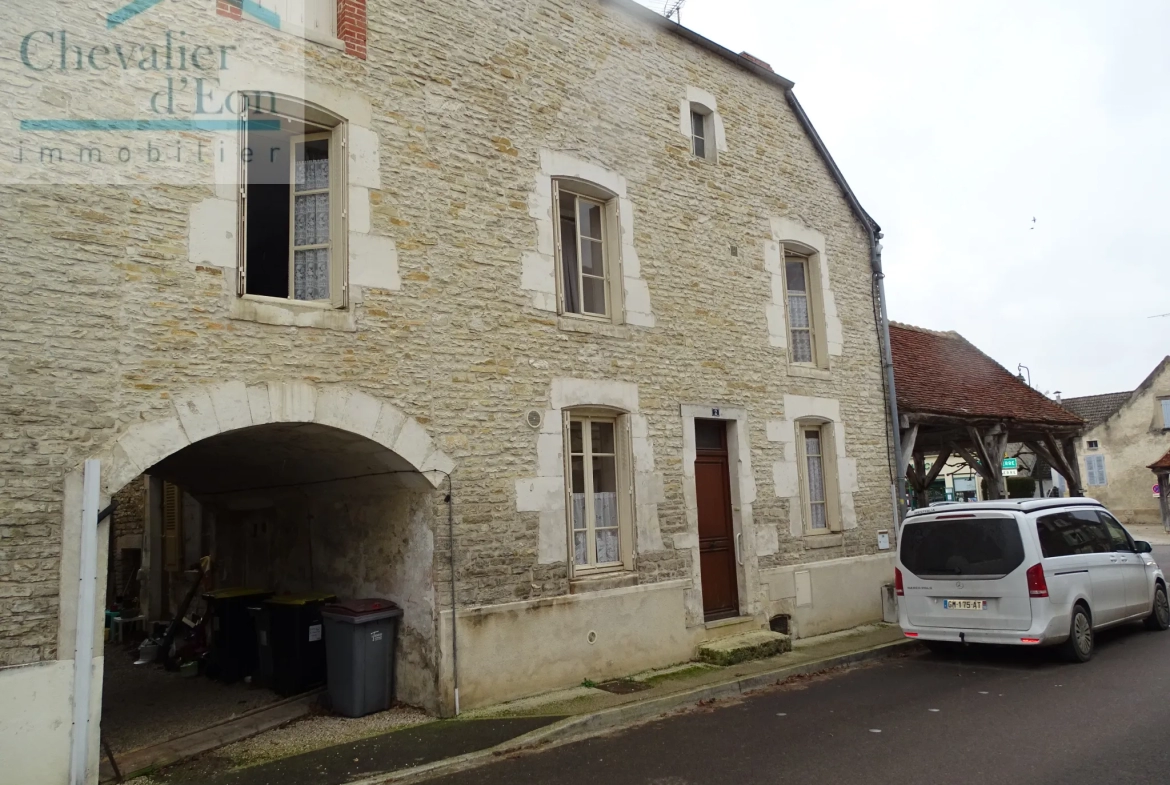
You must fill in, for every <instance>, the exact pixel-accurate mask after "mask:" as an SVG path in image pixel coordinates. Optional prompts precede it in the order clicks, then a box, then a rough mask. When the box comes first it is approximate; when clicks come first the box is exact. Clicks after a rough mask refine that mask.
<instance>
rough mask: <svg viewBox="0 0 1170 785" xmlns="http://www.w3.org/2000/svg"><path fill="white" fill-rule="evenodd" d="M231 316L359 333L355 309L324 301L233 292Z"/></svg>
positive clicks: (252, 320)
mask: <svg viewBox="0 0 1170 785" xmlns="http://www.w3.org/2000/svg"><path fill="white" fill-rule="evenodd" d="M228 318H229V319H235V320H237V321H242V322H256V323H258V324H272V325H277V326H281V327H310V328H315V329H319V330H337V331H340V332H347V333H354V332H357V318H356V317H355V315H354V312H353V309H352V308H347V309H345V310H342V309H339V308H333V307H332V306H329V305H325V304H321V303H301V302H295V301H293V300H279V299H277V298H274V297H260V296H258V295H244V296H243V297H236V296H234V295H233V296H232V302H231V307H230V309H229V312H228Z"/></svg>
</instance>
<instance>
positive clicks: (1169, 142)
mask: <svg viewBox="0 0 1170 785" xmlns="http://www.w3.org/2000/svg"><path fill="white" fill-rule="evenodd" d="M663 1H665V0H663ZM639 2H641V3H642V4H643V5H646V6H649V7H652V8H654V9H655V10H659V11H661V10H662V2H657V0H639ZM682 23H683V24H684V25H685V26H687V27H689V28H691V29H693V30H695V31H696V32H698V33H700V34H702V35H704V36H706V37H707V38H710V39H712V40H714V41H716V42H718V43H720V44H722V45H724V46H726V47H728V48H729V49H732V50H733V51H736V52H740V51H747V52H750V53H751V54H753V55H755V56H756V57H759V58H760V59H762V60H765V61H767V62H768V63H770V64H771V65H772V67H773V69H775V71H776V72H777V73H779V74H781V75H783V76H785V77H787V78H788V79H791V80H792V81H794V82H795V83H796V88H795V90H796V95H797V97H798V98H799V99H800V102H801V103H802V104H803V105H804V108H805V110H806V111H807V112H808V114H809V116H810V117H811V118H812V121H813V124H814V125H815V126H816V128H817V130H818V131H819V133H820V135H821V137H822V138H823V139H824V140H825V143H826V144H827V145H828V148H829V150H830V152H831V153H832V155H833V158H834V159H835V160H836V161H837V164H838V166H839V167H840V168H841V170H842V172H844V174H845V177H846V179H847V180H848V181H849V184H850V185H851V186H852V187H853V190H854V192H855V193H856V194H857V196H858V198H859V199H860V200H861V203H862V205H863V206H864V207H865V209H866V210H867V211H868V212H869V213H870V215H872V216H873V217H874V219H875V220H876V221H877V222H878V223H879V224H880V225H881V227H882V231H883V232H884V233H885V239H884V240H883V241H882V242H883V246H884V252H883V263H884V266H885V272H886V275H887V278H886V289H887V296H888V298H889V311H890V318H891V319H892V320H895V321H900V322H906V323H909V324H914V325H917V326H920V327H927V328H930V329H934V330H955V331H957V332H959V333H961V334H962V335H963V336H964V337H966V338H967V339H968V340H970V341H971V342H972V343H974V344H975V345H976V346H978V347H979V348H980V349H982V350H983V351H984V352H986V353H987V354H989V355H991V356H992V357H994V358H995V359H996V360H997V361H999V363H1000V364H1002V365H1003V366H1005V367H1007V368H1008V369H1010V370H1011V371H1012V372H1013V373H1015V372H1016V370H1017V366H1018V365H1019V364H1021V363H1022V364H1023V365H1025V366H1027V367H1028V370H1029V371H1030V375H1031V380H1032V384H1033V386H1034V387H1036V388H1037V389H1038V390H1040V391H1042V392H1045V393H1048V394H1052V393H1055V392H1056V391H1060V392H1061V393H1062V395H1063V397H1065V398H1069V397H1073V396H1079V395H1091V394H1096V393H1105V392H1117V391H1122V390H1132V389H1134V388H1135V387H1137V386H1138V384H1140V383H1141V382H1142V380H1143V379H1145V378H1146V376H1147V375H1148V374H1149V373H1150V372H1151V371H1152V370H1153V369H1154V367H1155V366H1156V365H1157V364H1158V363H1159V362H1160V361H1161V360H1162V358H1163V357H1165V356H1166V355H1168V354H1170V316H1166V317H1163V318H1150V317H1152V316H1155V315H1158V314H1170V199H1167V198H1166V184H1168V183H1170V133H1168V132H1170V45H1168V41H1167V39H1168V37H1170V2H1167V0H1112V2H1105V1H1103V0H1102V1H1099V2H1089V1H1088V0H1016V1H1015V2H1002V1H1001V0H983V2H980V3H954V2H947V1H945V0H930V1H929V2H926V1H925V0H884V1H883V2H876V1H874V0H687V2H686V3H685V5H684V6H683V8H682ZM1033 218H1035V223H1033Z"/></svg>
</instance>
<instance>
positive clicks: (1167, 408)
mask: <svg viewBox="0 0 1170 785" xmlns="http://www.w3.org/2000/svg"><path fill="white" fill-rule="evenodd" d="M1158 404H1159V405H1160V406H1161V407H1162V429H1163V430H1166V429H1170V398H1162V399H1160V400H1159V401H1158Z"/></svg>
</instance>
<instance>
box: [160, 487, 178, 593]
mask: <svg viewBox="0 0 1170 785" xmlns="http://www.w3.org/2000/svg"><path fill="white" fill-rule="evenodd" d="M182 493H183V492H182V491H181V490H180V489H179V486H177V485H175V484H173V483H169V482H164V483H163V504H162V506H163V520H162V533H163V561H164V565H163V566H164V569H166V571H167V572H179V571H181V570H182V569H183V527H182V521H183V500H182Z"/></svg>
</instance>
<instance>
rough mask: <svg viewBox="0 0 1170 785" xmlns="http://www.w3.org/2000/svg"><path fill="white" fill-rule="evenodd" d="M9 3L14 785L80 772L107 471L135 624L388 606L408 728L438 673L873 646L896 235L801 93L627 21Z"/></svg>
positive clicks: (8, 756) (351, 8) (8, 423)
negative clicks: (743, 641)
mask: <svg viewBox="0 0 1170 785" xmlns="http://www.w3.org/2000/svg"><path fill="white" fill-rule="evenodd" d="M27 5H28V4H26V3H24V2H16V3H5V4H4V7H3V9H0V22H2V23H3V27H4V29H6V30H8V31H15V32H17V33H18V34H19V36H20V37H21V40H22V41H23V42H24V47H23V51H22V58H23V60H19V59H18V60H13V59H11V58H10V59H7V60H5V61H4V65H3V66H2V67H3V69H5V70H4V77H3V78H2V79H0V98H3V105H5V106H6V107H9V109H6V110H5V112H6V113H7V114H8V115H9V116H10V117H12V118H14V120H20V121H21V122H22V125H20V126H19V127H20V128H21V131H20V133H19V134H18V135H17V136H18V138H19V144H20V150H19V154H18V155H15V154H14V155H10V154H8V153H7V152H6V153H5V155H4V156H2V157H0V158H2V161H0V177H2V178H3V185H0V213H2V215H3V218H4V225H5V233H6V237H5V242H4V244H3V249H2V250H0V257H2V259H3V264H0V285H2V286H3V288H4V290H5V292H6V293H7V294H8V304H7V305H6V310H5V316H4V319H3V320H2V321H0V367H2V368H3V369H4V370H5V373H4V374H2V375H0V406H2V411H3V420H2V422H3V427H2V428H0V451H3V453H4V455H5V461H4V462H3V466H2V467H0V482H2V483H3V484H4V487H5V491H6V492H5V494H4V498H3V499H2V500H0V515H2V525H0V665H3V666H23V667H8V668H2V669H0V706H3V707H6V709H7V710H6V711H4V712H0V760H3V761H4V766H5V768H6V771H7V773H9V774H11V775H12V776H14V777H17V778H18V779H19V780H20V781H22V782H34V781H35V782H44V783H55V782H64V781H65V780H66V778H67V771H68V769H69V754H68V751H69V748H70V737H71V730H70V729H71V727H73V721H72V720H73V715H72V713H71V712H72V711H73V709H72V706H73V705H74V702H73V694H74V685H75V683H76V684H83V683H84V681H83V679H82V677H81V675H80V674H82V673H83V672H84V670H85V669H84V668H79V669H78V670H77V672H76V673H75V670H74V662H73V659H74V657H75V651H82V652H84V651H87V648H86V647H85V645H84V644H85V641H80V642H79V641H78V635H77V632H76V631H77V627H78V597H79V592H78V586H79V582H80V577H81V576H82V575H84V574H85V570H86V569H88V566H87V564H82V563H81V553H82V547H83V545H82V543H83V542H84V536H83V535H84V534H85V532H83V525H82V508H83V462H85V461H86V459H97V460H98V461H100V483H101V484H100V499H98V501H99V502H100V504H99V507H104V506H105V505H106V504H107V503H108V501H109V499H110V498H111V497H113V496H114V495H115V494H116V493H118V492H119V491H120V490H121V489H122V488H123V487H125V486H126V485H127V484H129V483H138V486H137V487H138V488H139V489H141V493H142V495H143V498H144V502H143V505H144V506H143V509H145V518H146V519H147V520H146V521H145V523H144V527H145V528H144V531H143V535H142V551H143V553H142V555H141V558H142V562H143V567H144V575H145V576H146V580H145V581H144V585H143V587H142V592H143V597H144V599H145V602H146V606H147V607H148V608H150V609H152V610H151V615H152V616H154V617H161V616H165V614H166V610H165V609H166V603H160V601H159V598H160V597H161V596H162V594H161V593H162V592H164V591H166V590H167V589H166V583H165V581H164V578H165V577H166V575H170V576H172V578H173V577H174V576H175V575H176V574H178V573H180V572H182V571H183V570H185V569H187V568H188V567H189V566H190V564H191V560H192V557H196V558H197V557H198V556H200V555H206V554H210V555H211V556H212V577H211V580H212V581H213V582H214V583H215V585H218V586H226V585H232V584H233V583H240V582H253V581H255V582H263V583H264V584H266V585H267V586H268V588H271V589H273V590H276V591H298V590H303V589H307V588H316V589H327V590H330V591H334V592H336V593H338V594H344V595H349V596H353V595H358V596H385V597H388V598H390V599H392V600H394V601H396V602H398V603H399V604H401V605H402V606H403V607H404V608H405V612H406V613H405V617H404V620H403V625H404V629H403V635H402V639H401V647H402V648H401V653H400V657H399V676H400V684H399V687H400V693H399V697H400V698H402V699H403V700H405V701H408V702H412V703H416V704H419V705H422V706H425V707H427V708H428V709H430V710H432V711H435V712H440V713H443V714H451V713H452V712H453V711H454V709H455V693H454V688H455V676H454V674H453V664H452V660H453V653H454V651H455V649H456V646H457V647H458V662H459V671H458V679H459V685H460V698H461V703H462V707H463V708H469V707H474V706H481V705H484V704H488V703H492V702H495V701H500V700H504V699H508V698H514V697H518V696H522V695H525V694H530V693H535V692H540V691H543V690H548V689H552V688H559V687H564V686H568V685H573V684H578V683H580V682H581V680H582V679H583V678H592V679H595V680H600V679H603V678H607V677H614V676H620V675H623V674H628V673H632V672H636V671H639V670H642V669H645V668H649V667H653V666H661V665H667V664H670V663H674V662H679V661H684V660H688V659H689V658H691V657H692V656H693V653H694V651H695V647H696V646H697V645H698V644H700V643H702V642H703V641H705V640H708V639H710V638H712V637H716V636H721V635H728V634H734V633H736V632H742V631H747V630H756V629H759V628H761V627H767V626H768V624H769V622H770V620H771V619H772V618H773V617H775V616H777V615H786V616H788V617H789V618H790V621H791V625H792V629H793V630H794V631H795V633H796V634H797V635H812V634H817V633H824V632H830V631H833V630H839V629H843V628H846V627H849V626H852V625H855V624H858V623H861V622H866V621H870V620H873V619H876V618H879V617H880V615H881V594H880V590H879V588H880V586H881V584H883V583H885V582H886V581H887V580H888V578H889V576H890V575H891V574H892V554H891V552H889V551H885V552H879V551H878V536H877V533H878V531H879V530H886V529H889V528H891V527H892V525H893V522H894V510H893V504H892V498H891V496H892V494H891V491H890V488H891V475H890V466H891V454H890V447H889V438H888V429H887V424H888V418H887V414H886V412H887V408H886V401H885V398H884V394H883V385H882V367H881V361H880V352H879V332H880V331H879V329H878V325H876V324H875V318H874V314H875V302H874V299H875V287H874V278H873V272H872V269H871V253H872V252H873V250H874V249H873V245H872V239H873V236H874V234H876V232H877V227H876V225H875V224H873V222H872V221H871V220H870V219H869V217H868V216H867V215H866V214H865V213H864V211H863V210H862V209H861V208H860V206H859V205H858V204H857V201H856V199H855V198H854V196H853V194H852V193H851V192H850V191H849V189H848V186H847V185H846V184H845V182H844V180H843V179H842V178H841V176H840V173H839V172H838V170H837V169H836V166H835V165H834V164H833V162H832V160H831V159H830V158H829V157H828V154H827V152H826V151H825V150H824V148H823V146H822V145H821V143H820V140H819V139H818V138H817V137H816V134H815V131H813V130H812V127H811V125H809V124H808V120H807V117H805V115H804V113H803V110H801V108H800V105H799V104H798V103H797V101H796V99H795V97H794V96H793V94H792V92H791V87H792V85H791V83H790V82H788V81H786V80H785V79H783V78H782V77H780V76H778V75H776V74H774V73H772V71H771V70H770V69H769V68H767V67H766V66H764V65H761V64H760V63H758V61H756V60H754V59H747V58H744V57H741V56H738V55H735V54H734V53H732V52H730V51H728V50H726V49H723V48H722V47H719V46H718V45H716V44H714V43H712V42H710V41H707V40H706V39H703V38H701V37H699V36H697V35H695V34H694V33H691V32H690V31H687V30H685V29H683V28H679V27H677V26H676V25H674V24H673V23H669V22H667V21H665V20H663V19H662V18H661V17H658V16H657V15H654V14H652V13H650V12H648V11H646V10H645V9H642V8H640V7H637V6H635V5H634V4H632V3H629V2H624V0H623V1H618V0H612V1H611V2H601V1H599V0H531V1H530V2H523V3H494V4H486V5H484V4H474V3H462V2H454V0H448V1H446V2H434V1H433V0H432V1H431V2H423V1H422V0H396V2H390V0H369V2H368V21H369V24H368V30H367V3H366V2H365V0H313V2H312V3H308V4H306V7H307V8H310V9H311V10H314V14H316V15H315V16H314V15H312V14H308V12H306V16H305V17H303V18H299V19H298V20H297V23H296V24H284V25H281V26H280V27H281V28H282V29H274V27H273V26H272V25H271V24H270V23H271V19H268V18H266V17H264V15H263V14H261V15H260V16H256V15H254V14H253V15H251V16H250V15H249V14H248V13H244V12H243V9H242V8H241V6H240V4H239V3H236V2H232V0H218V3H217V9H216V10H214V11H213V10H212V9H211V8H210V6H209V5H207V4H204V3H167V4H165V5H160V6H156V7H154V9H153V10H147V11H145V12H141V13H137V14H128V13H122V14H121V16H118V15H117V13H115V12H117V11H118V7H119V6H120V5H123V4H122V3H120V2H117V1H116V0H103V2H98V3H96V6H98V7H100V9H101V12H102V13H103V14H105V13H111V14H114V16H113V17H111V18H110V19H108V20H107V19H106V18H105V17H102V16H100V15H96V14H94V8H93V7H94V6H95V4H94V3H89V4H77V3H73V2H71V1H70V2H65V0H60V2H57V3H55V4H54V3H52V2H50V3H48V4H47V5H48V6H49V7H48V8H47V9H46V8H45V7H44V6H45V5H46V4H43V3H42V4H38V6H37V8H38V14H37V15H36V21H33V20H32V16H33V15H30V14H28V13H27V11H28V10H29V9H28V7H27ZM268 5H271V4H268ZM137 8H139V9H141V8H142V6H141V5H139V6H137ZM321 9H325V11H322V10H321ZM253 17H255V18H253ZM61 30H67V31H68V38H67V39H66V40H59V39H60V33H59V32H52V31H61ZM168 31H170V32H168ZM180 31H181V32H182V33H183V35H182V36H180V35H179V34H178V33H179V32H180ZM144 42H145V43H146V44H150V45H153V46H155V47H157V50H156V51H154V54H153V55H151V54H150V52H151V51H152V50H150V49H149V48H143V45H144ZM164 42H165V43H164ZM119 46H120V47H121V48H118V47H119ZM134 46H138V47H139V48H138V49H133V51H134V52H137V54H136V55H134V56H131V57H130V65H129V66H128V67H126V68H123V67H122V66H121V65H120V64H119V58H122V60H123V61H124V60H125V58H124V57H122V55H125V53H126V52H127V51H131V50H132V48H133V47H134ZM180 46H182V47H183V48H182V50H181V51H180ZM73 47H76V51H75V50H74V48H73ZM119 52H121V55H119V54H118V53H119ZM134 57H138V58H139V65H138V66H135V65H134ZM152 57H153V60H152ZM91 65H92V66H93V67H91ZM59 66H60V67H59ZM74 66H79V67H77V68H75V67H74ZM99 66H101V67H99ZM168 69H169V70H168ZM184 69H186V71H184ZM196 74H198V75H196ZM168 80H170V81H168ZM184 85H186V87H184ZM172 89H173V92H172ZM183 90H185V91H186V92H183ZM184 112H186V114H184ZM140 116H146V117H147V118H148V119H149V122H146V121H144V122H143V123H142V124H140V125H134V124H129V125H128V124H126V123H125V122H123V121H117V122H115V121H114V120H106V119H102V120H100V121H99V120H97V119H95V118H125V117H135V118H136V117H140ZM12 127H13V128H16V127H18V126H16V125H13V126H12ZM13 133H14V134H15V133H16V132H15V131H14V132H13ZM46 151H48V152H46ZM143 475H146V477H143ZM165 483H172V484H173V485H174V486H175V487H177V488H179V489H181V491H182V495H181V496H179V495H175V496H174V498H173V499H170V500H168V498H167V493H168V492H167V491H166V490H165V489H166V487H168V486H166V485H165ZM175 494H178V491H176V492H175ZM168 505H172V506H171V507H168ZM168 510H169V512H168ZM177 510H178V511H181V512H177ZM168 516H170V517H168ZM175 516H178V517H175ZM167 521H171V523H169V524H168V523H166V522H167ZM175 521H181V522H179V523H176V522H175ZM108 526H109V523H108V520H107V521H104V522H102V523H101V524H100V525H99V528H98V555H97V560H96V564H97V569H98V574H97V578H98V581H97V585H98V586H105V585H106V581H105V577H106V550H105V549H106V544H105V543H106V542H108V539H109V534H108ZM164 526H171V527H172V528H171V529H169V530H167V529H164ZM119 536H129V537H133V536H134V535H133V533H129V532H125V533H122V534H121V535H119ZM127 542H128V541H125V540H124V541H123V544H127ZM115 563H117V562H115ZM452 566H453V567H454V570H453V572H452ZM120 580H121V576H120ZM101 594H102V593H101V592H100V591H99V592H98V597H97V602H96V604H95V606H94V607H93V608H85V609H84V612H86V613H90V612H94V613H96V612H97V611H98V610H99V607H100V604H101V602H102V596H101ZM453 604H454V606H455V607H457V609H458V613H457V619H458V622H457V625H456V628H455V630H456V632H457V641H456V640H453V635H452V607H453ZM79 644H81V645H79ZM75 647H77V648H76V649H75ZM100 651H101V649H100V646H99V647H97V648H96V649H95V654H97V655H98V656H96V657H95V661H94V673H95V674H96V676H97V677H96V678H95V679H94V685H93V687H92V689H91V693H90V694H91V700H90V704H89V705H90V716H91V717H95V718H96V716H98V711H99V708H100V700H101V698H100V696H101V678H100V674H101V673H102V668H101V657H100ZM75 680H76V681H75ZM78 701H79V702H78V703H77V706H79V707H82V708H83V707H84V706H85V699H84V695H80V696H78ZM23 705H35V707H36V709H35V711H32V712H24V711H20V712H17V711H16V710H15V709H14V708H13V707H16V706H23ZM83 717H84V712H82V714H81V715H79V718H80V719H83ZM96 725H97V723H96V721H95V722H92V723H91V724H90V728H89V733H90V738H89V747H88V749H89V755H90V770H91V773H92V772H93V771H96V769H95V768H93V766H94V762H95V761H96V756H97V744H96V739H97V735H96V734H97V728H96Z"/></svg>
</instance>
